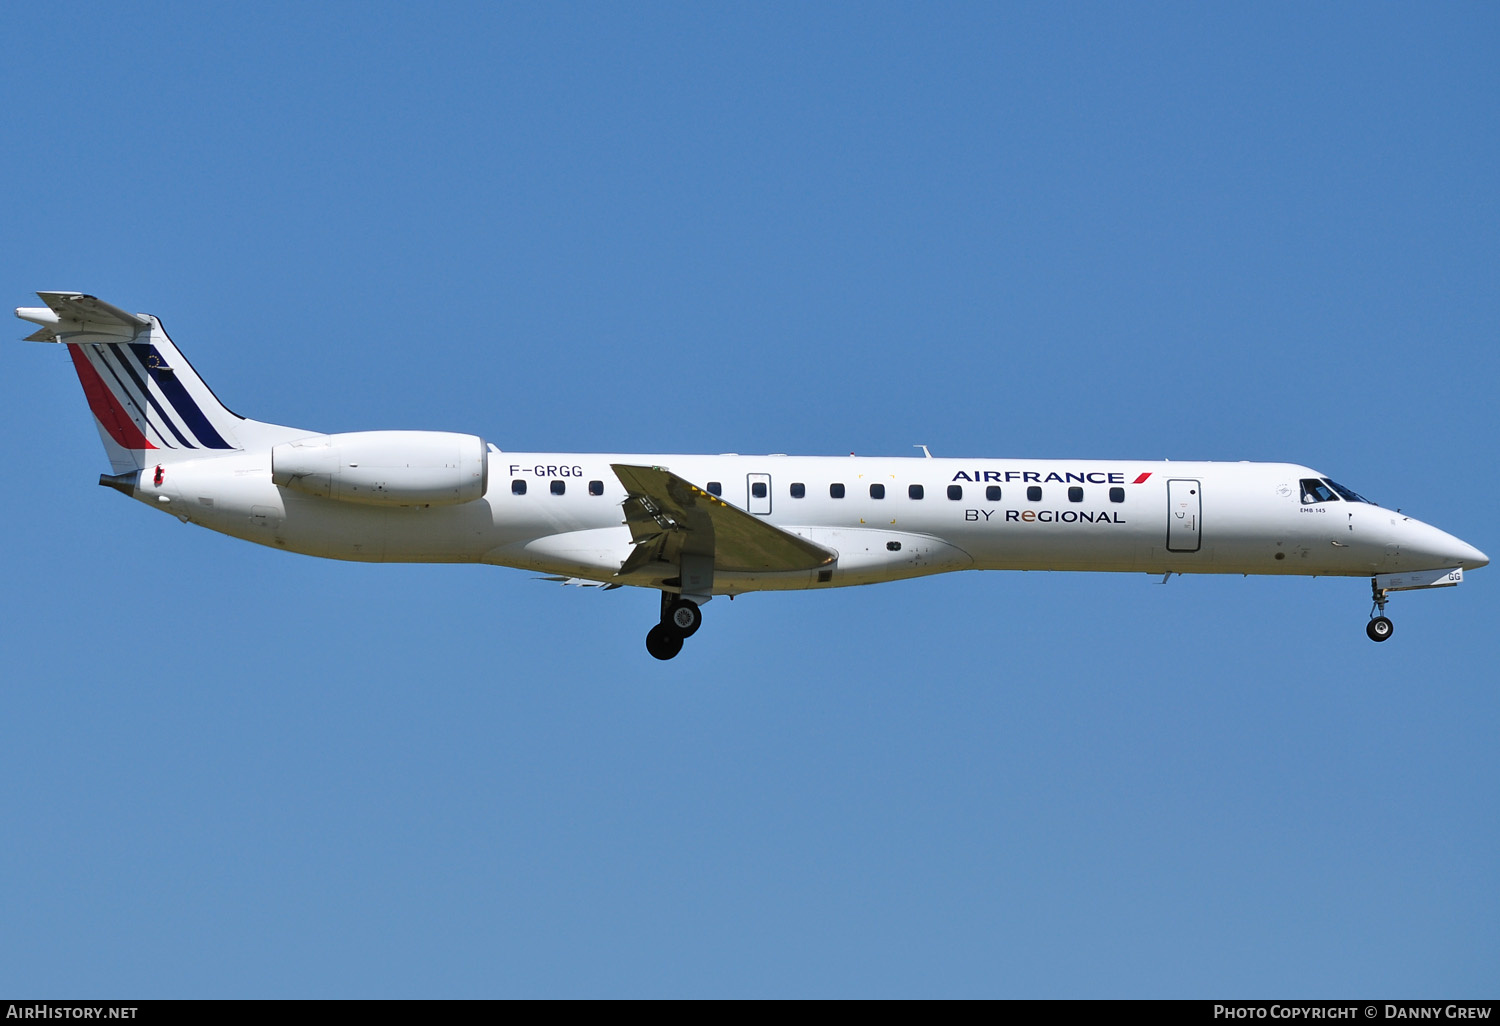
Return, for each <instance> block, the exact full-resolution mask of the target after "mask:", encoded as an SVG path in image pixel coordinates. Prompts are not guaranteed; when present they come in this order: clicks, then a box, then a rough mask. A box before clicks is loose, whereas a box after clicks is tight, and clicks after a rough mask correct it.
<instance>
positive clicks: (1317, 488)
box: [1302, 477, 1339, 506]
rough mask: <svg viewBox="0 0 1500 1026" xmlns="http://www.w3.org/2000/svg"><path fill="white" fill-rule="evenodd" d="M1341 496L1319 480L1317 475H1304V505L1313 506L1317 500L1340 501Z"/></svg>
mask: <svg viewBox="0 0 1500 1026" xmlns="http://www.w3.org/2000/svg"><path fill="white" fill-rule="evenodd" d="M1338 501H1339V497H1338V496H1337V495H1336V494H1334V491H1333V489H1332V488H1330V487H1328V485H1326V484H1324V483H1323V482H1322V481H1319V480H1318V479H1317V478H1315V477H1304V478H1303V479H1302V505H1304V506H1311V505H1312V504H1313V503H1317V502H1338Z"/></svg>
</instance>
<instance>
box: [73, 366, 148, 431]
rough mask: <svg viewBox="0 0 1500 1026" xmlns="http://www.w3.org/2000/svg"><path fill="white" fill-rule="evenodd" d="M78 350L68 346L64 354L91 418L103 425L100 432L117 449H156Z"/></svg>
mask: <svg viewBox="0 0 1500 1026" xmlns="http://www.w3.org/2000/svg"><path fill="white" fill-rule="evenodd" d="M80 349H81V347H79V346H76V345H71V346H68V355H69V356H71V357H72V358H73V369H74V370H76V371H77V372H78V381H79V383H80V384H81V385H83V394H84V396H85V398H87V399H88V401H89V409H91V410H93V411H94V417H95V418H97V419H98V421H99V423H100V424H103V425H104V430H105V431H107V432H109V437H110V438H113V439H114V440H115V444H116V445H118V446H120V448H122V449H155V448H156V446H154V445H152V444H151V442H150V440H149V439H147V438H146V436H145V435H144V434H142V433H141V429H140V428H138V427H136V426H135V422H134V421H132V420H131V419H130V414H128V413H126V412H125V408H124V407H123V406H121V405H120V400H118V399H116V398H115V394H114V393H113V392H111V391H110V390H109V386H108V385H106V384H105V383H104V380H103V379H102V378H100V377H99V372H98V371H96V370H94V365H93V364H91V363H89V358H88V357H87V356H84V355H83V353H82V352H81V351H80Z"/></svg>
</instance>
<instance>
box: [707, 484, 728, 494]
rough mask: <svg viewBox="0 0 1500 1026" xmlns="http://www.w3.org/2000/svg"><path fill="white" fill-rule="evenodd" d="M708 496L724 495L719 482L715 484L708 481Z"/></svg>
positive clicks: (722, 487)
mask: <svg viewBox="0 0 1500 1026" xmlns="http://www.w3.org/2000/svg"><path fill="white" fill-rule="evenodd" d="M708 494H709V495H723V494H724V486H723V485H722V484H720V483H719V482H717V481H710V482H709V483H708Z"/></svg>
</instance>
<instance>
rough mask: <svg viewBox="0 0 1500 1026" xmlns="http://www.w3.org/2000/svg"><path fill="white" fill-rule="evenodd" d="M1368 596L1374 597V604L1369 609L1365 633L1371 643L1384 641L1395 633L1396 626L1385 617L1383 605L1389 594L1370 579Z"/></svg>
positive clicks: (1374, 580) (1375, 581)
mask: <svg viewBox="0 0 1500 1026" xmlns="http://www.w3.org/2000/svg"><path fill="white" fill-rule="evenodd" d="M1370 594H1371V595H1372V596H1373V597H1374V599H1375V604H1374V605H1373V606H1371V607H1370V622H1369V624H1368V625H1366V627H1365V633H1366V634H1368V635H1369V636H1370V640H1371V641H1385V640H1386V639H1387V638H1389V637H1390V636H1391V635H1392V634H1393V633H1395V631H1396V625H1395V624H1393V623H1391V621H1390V618H1389V617H1387V616H1386V615H1385V604H1386V602H1387V601H1388V599H1389V597H1390V593H1389V592H1388V591H1386V590H1385V589H1384V588H1382V587H1381V586H1380V583H1379V582H1378V581H1377V580H1376V579H1375V578H1373V577H1372V578H1370ZM1376 614H1379V615H1376Z"/></svg>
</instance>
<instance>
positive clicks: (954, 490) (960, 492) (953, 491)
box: [948, 485, 999, 501]
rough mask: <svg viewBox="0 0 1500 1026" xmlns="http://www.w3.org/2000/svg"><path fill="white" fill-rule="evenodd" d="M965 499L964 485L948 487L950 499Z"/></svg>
mask: <svg viewBox="0 0 1500 1026" xmlns="http://www.w3.org/2000/svg"><path fill="white" fill-rule="evenodd" d="M995 490H996V491H999V489H998V488H997V489H995ZM963 497H964V486H963V485H949V486H948V498H950V499H953V500H955V501H956V500H958V499H962V498H963Z"/></svg>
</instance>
